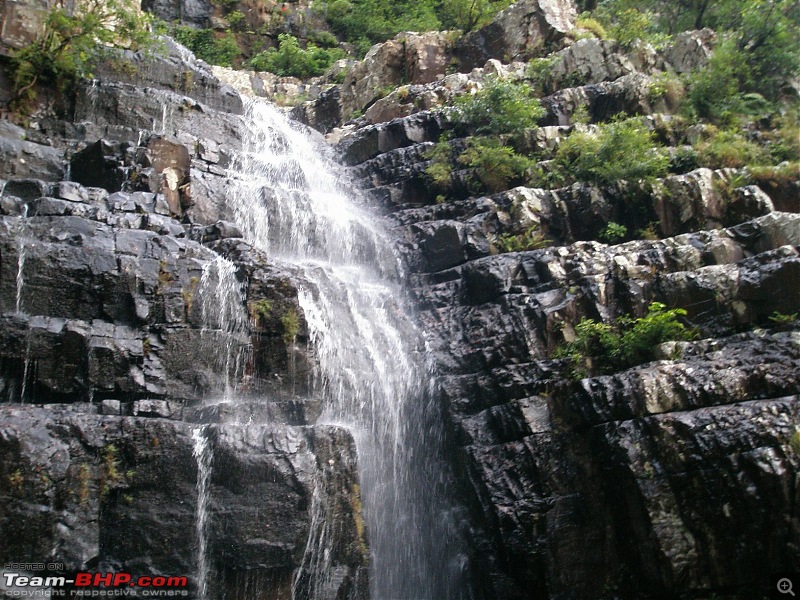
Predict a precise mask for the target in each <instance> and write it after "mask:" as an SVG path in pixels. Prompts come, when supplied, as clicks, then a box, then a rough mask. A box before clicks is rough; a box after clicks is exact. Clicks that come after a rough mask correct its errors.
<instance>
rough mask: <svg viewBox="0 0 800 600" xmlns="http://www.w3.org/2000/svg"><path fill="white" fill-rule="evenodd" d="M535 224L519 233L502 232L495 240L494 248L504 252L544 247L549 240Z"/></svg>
mask: <svg viewBox="0 0 800 600" xmlns="http://www.w3.org/2000/svg"><path fill="white" fill-rule="evenodd" d="M538 229H539V228H538V226H537V225H536V224H534V225H531V226H530V227H528V229H526V230H525V231H523V232H522V233H519V234H516V235H514V234H510V233H504V234H502V235H499V236H498V237H497V240H495V243H494V245H495V248H497V251H498V252H500V253H501V254H504V253H506V252H525V251H526V250H538V249H539V248H545V247H546V246H547V245H548V244H549V243H550V241H551V240H548V239H545V237H544V236H543V235H542V233H541V232H540V231H539V230H538Z"/></svg>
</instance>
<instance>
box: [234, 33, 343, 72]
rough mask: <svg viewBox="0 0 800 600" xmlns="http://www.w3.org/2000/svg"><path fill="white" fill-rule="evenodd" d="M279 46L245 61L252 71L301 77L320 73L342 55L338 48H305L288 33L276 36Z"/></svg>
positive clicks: (309, 46)
mask: <svg viewBox="0 0 800 600" xmlns="http://www.w3.org/2000/svg"><path fill="white" fill-rule="evenodd" d="M278 40H279V46H278V49H277V50H276V49H275V48H270V49H269V50H266V51H264V52H260V53H259V54H257V55H255V56H254V57H253V58H251V59H250V61H249V62H248V63H247V66H248V67H249V68H250V69H253V70H254V71H269V72H270V73H275V74H276V75H280V76H281V77H299V78H301V79H304V78H307V77H314V76H316V75H322V74H323V73H324V72H325V70H326V69H327V68H328V67H329V66H331V64H332V63H333V62H334V61H335V60H338V59H340V58H342V57H343V56H344V52H343V51H342V50H339V49H338V48H333V49H325V48H319V47H317V46H315V45H314V44H309V45H308V47H307V48H306V49H303V48H301V47H300V44H299V43H298V41H297V38H296V37H294V36H293V35H290V34H288V33H281V34H280V35H279V36H278Z"/></svg>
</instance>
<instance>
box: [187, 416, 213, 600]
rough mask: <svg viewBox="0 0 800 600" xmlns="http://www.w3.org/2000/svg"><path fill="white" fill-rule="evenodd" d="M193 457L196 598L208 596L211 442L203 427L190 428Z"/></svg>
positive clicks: (205, 599)
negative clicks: (195, 477)
mask: <svg viewBox="0 0 800 600" xmlns="http://www.w3.org/2000/svg"><path fill="white" fill-rule="evenodd" d="M192 439H193V440H194V451H193V454H194V458H195V460H196V461H197V507H196V509H195V535H196V537H197V559H196V566H195V568H196V577H197V598H198V600H207V598H208V570H209V569H208V556H207V550H208V548H207V546H208V501H209V491H208V482H209V478H210V476H211V459H212V458H213V454H212V450H211V443H210V441H209V439H208V435H207V433H206V428H205V427H197V428H196V429H194V430H192Z"/></svg>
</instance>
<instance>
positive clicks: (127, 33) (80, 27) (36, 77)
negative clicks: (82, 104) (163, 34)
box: [11, 0, 154, 106]
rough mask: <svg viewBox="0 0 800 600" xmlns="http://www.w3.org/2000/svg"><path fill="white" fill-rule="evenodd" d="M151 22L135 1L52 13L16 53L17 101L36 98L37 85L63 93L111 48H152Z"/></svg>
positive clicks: (95, 1) (85, 4)
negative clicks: (38, 33) (34, 35)
mask: <svg viewBox="0 0 800 600" xmlns="http://www.w3.org/2000/svg"><path fill="white" fill-rule="evenodd" d="M152 24H153V19H152V17H151V16H150V15H147V14H142V13H140V12H139V11H138V10H137V8H136V3H135V2H133V1H132V0H108V1H105V2H101V1H99V0H91V1H86V2H81V3H79V4H77V5H76V7H75V9H74V11H72V12H68V11H67V10H66V9H65V8H62V7H56V8H54V9H52V10H51V11H50V13H49V14H48V15H47V19H46V20H45V24H44V30H43V32H42V33H41V35H39V37H37V38H36V40H34V41H33V42H31V43H30V44H28V45H27V46H25V47H24V48H21V49H19V50H17V51H15V52H14V53H13V55H12V64H11V71H12V83H13V88H14V94H15V98H14V102H13V103H14V104H16V105H17V106H21V105H22V104H24V103H25V102H26V101H29V100H33V98H34V97H35V91H34V90H35V87H36V86H37V85H45V86H53V87H55V88H59V89H63V88H64V87H65V86H68V85H70V84H71V83H73V82H74V81H76V80H77V79H79V78H81V77H91V76H92V73H91V71H92V69H93V68H94V67H95V66H96V65H97V63H98V62H99V61H100V60H102V59H103V58H105V57H106V56H107V52H108V50H109V49H110V48H131V49H134V50H138V49H141V48H148V47H153V45H154V38H153V36H152V34H151V33H150V29H151V27H152Z"/></svg>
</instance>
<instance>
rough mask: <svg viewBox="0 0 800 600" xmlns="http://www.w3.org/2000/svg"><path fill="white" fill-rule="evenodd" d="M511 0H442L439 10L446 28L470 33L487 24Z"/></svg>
mask: <svg viewBox="0 0 800 600" xmlns="http://www.w3.org/2000/svg"><path fill="white" fill-rule="evenodd" d="M510 4H511V0H442V3H441V7H440V8H439V10H438V14H439V17H440V19H441V22H442V26H443V27H444V28H445V29H460V30H461V31H463V32H464V33H468V32H470V31H472V30H473V29H477V28H478V27H480V26H482V25H485V24H486V23H488V22H489V21H490V20H491V19H492V17H494V16H495V15H496V14H497V13H498V12H500V11H501V10H503V9H504V8H507V7H508V6H509V5H510Z"/></svg>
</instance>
